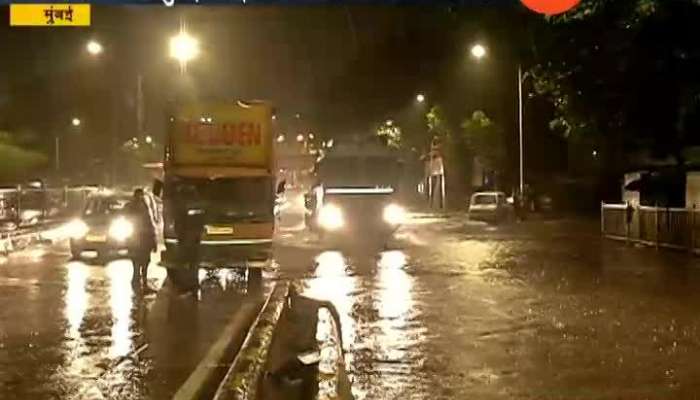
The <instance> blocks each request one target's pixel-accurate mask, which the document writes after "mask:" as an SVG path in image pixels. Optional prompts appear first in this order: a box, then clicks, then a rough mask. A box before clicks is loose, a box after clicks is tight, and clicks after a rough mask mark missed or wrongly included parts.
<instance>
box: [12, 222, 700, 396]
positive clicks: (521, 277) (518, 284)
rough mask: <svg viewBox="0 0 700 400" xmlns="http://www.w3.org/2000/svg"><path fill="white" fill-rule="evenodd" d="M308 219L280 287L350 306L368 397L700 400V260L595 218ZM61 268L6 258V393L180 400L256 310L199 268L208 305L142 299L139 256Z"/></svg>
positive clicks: (234, 288)
mask: <svg viewBox="0 0 700 400" xmlns="http://www.w3.org/2000/svg"><path fill="white" fill-rule="evenodd" d="M297 225H298V224H290V225H289V226H290V227H291V228H288V229H282V231H281V238H282V239H281V240H280V243H279V244H278V245H277V247H276V249H275V257H276V265H277V266H278V268H279V271H278V275H279V278H280V279H284V278H292V279H295V280H297V282H298V283H299V285H300V287H301V289H302V292H303V294H305V295H309V296H312V297H316V298H319V299H324V300H330V301H331V302H333V303H334V304H335V306H336V307H337V309H338V311H339V314H340V316H341V323H342V333H343V339H344V340H343V344H344V347H345V350H346V352H347V353H346V362H347V366H348V371H349V375H350V378H351V380H352V383H353V392H354V394H355V395H356V397H357V399H358V400H363V399H385V398H402V399H403V398H406V399H426V400H437V399H463V398H479V399H510V398H520V399H559V398H566V399H570V398H582V399H583V398H603V399H638V398H695V396H696V394H697V393H700V383H698V382H700V379H698V378H700V366H698V365H697V362H696V360H698V359H700V322H699V320H698V318H697V310H698V309H700V290H698V289H697V288H698V287H700V269H699V268H697V267H698V266H699V265H700V263H699V261H698V260H697V259H694V258H691V257H688V256H687V255H685V254H679V253H669V252H664V251H660V252H656V251H654V250H650V249H643V248H634V247H625V246H624V245H620V244H617V243H611V242H605V241H602V240H600V238H599V237H598V232H597V227H596V224H595V221H592V222H590V223H589V222H580V221H530V222H527V223H524V224H519V225H504V226H499V227H489V226H485V225H480V224H473V223H469V222H467V221H465V220H464V219H463V218H461V217H459V216H455V217H450V218H435V217H431V216H416V217H415V218H414V219H413V220H412V221H411V223H410V224H408V225H407V226H406V227H404V228H403V229H402V230H401V231H400V232H398V233H397V235H396V238H395V240H393V241H392V242H391V244H390V246H388V248H386V249H380V250H376V249H367V248H362V247H360V248H354V247H350V248H348V249H332V248H326V247H324V246H322V245H320V244H319V243H318V242H317V241H316V240H315V239H314V238H313V237H311V236H310V235H308V234H306V233H304V232H302V231H299V227H298V226H297ZM66 260H67V253H66V251H65V249H63V250H61V249H60V248H59V249H55V248H38V249H33V250H31V251H26V252H22V253H17V254H13V255H11V256H9V257H7V258H5V259H0V398H2V399H5V398H32V399H49V398H68V399H84V398H120V399H122V398H123V399H165V398H169V396H171V395H172V393H173V392H174V390H176V388H177V385H178V384H179V383H181V382H183V381H184V380H185V379H186V377H187V375H188V373H189V371H190V369H191V368H192V366H193V365H194V364H196V363H197V361H198V360H199V358H200V357H201V355H202V354H203V353H204V352H205V351H206V349H207V346H208V345H209V344H211V343H212V342H213V340H215V338H216V336H217V334H218V333H219V330H220V329H221V327H222V326H223V324H225V323H226V322H227V321H228V320H229V318H230V317H231V316H232V315H233V313H235V310H236V309H237V308H238V306H239V305H240V304H241V302H242V301H246V298H245V296H244V294H243V291H242V283H241V281H240V276H237V275H236V274H234V273H232V272H222V273H216V274H207V273H205V272H202V273H201V275H200V279H201V280H202V290H201V292H200V293H199V296H198V298H196V299H195V298H192V297H185V298H181V297H180V296H173V295H172V293H171V292H169V291H168V290H167V285H165V286H163V282H164V275H165V274H164V271H163V270H162V269H160V268H158V267H152V268H151V270H150V276H149V278H150V282H151V284H152V286H154V288H156V289H158V290H157V293H155V294H151V295H147V296H143V295H139V294H138V293H134V292H133V290H132V289H131V282H130V278H131V269H130V265H129V263H128V262H127V261H119V260H118V261H114V262H111V263H109V264H108V265H107V266H94V265H89V264H86V263H83V262H67V261H66ZM136 353H138V355H136Z"/></svg>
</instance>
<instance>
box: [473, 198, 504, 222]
mask: <svg viewBox="0 0 700 400" xmlns="http://www.w3.org/2000/svg"><path fill="white" fill-rule="evenodd" d="M512 210H513V206H512V205H510V204H509V203H508V200H507V196H506V194H505V193H503V192H476V193H474V194H472V196H471V199H470V200H469V211H468V215H469V219H470V220H474V221H484V222H493V223H499V222H503V221H506V220H508V219H509V218H510V217H511V215H512Z"/></svg>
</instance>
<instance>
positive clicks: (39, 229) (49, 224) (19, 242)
mask: <svg viewBox="0 0 700 400" xmlns="http://www.w3.org/2000/svg"><path fill="white" fill-rule="evenodd" d="M65 221H66V220H65V219H52V220H47V221H44V222H43V223H41V224H37V225H34V226H31V227H26V228H19V229H13V230H7V231H0V254H8V253H10V252H12V251H14V250H18V249H21V248H23V247H26V246H27V245H29V244H31V243H35V242H38V241H41V240H42V239H43V238H42V235H43V234H44V233H46V232H47V231H51V230H52V229H55V228H57V227H59V226H60V225H62V224H63V223H65Z"/></svg>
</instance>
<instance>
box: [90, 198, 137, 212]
mask: <svg viewBox="0 0 700 400" xmlns="http://www.w3.org/2000/svg"><path fill="white" fill-rule="evenodd" d="M128 202H129V199H127V198H111V197H109V198H102V197H99V198H93V199H90V200H89V201H88V204H87V206H86V207H85V211H84V214H85V215H86V216H95V215H112V214H118V213H120V212H122V211H123V210H124V207H125V206H126V204H127V203H128Z"/></svg>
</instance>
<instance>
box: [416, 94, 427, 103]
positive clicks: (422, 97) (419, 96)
mask: <svg viewBox="0 0 700 400" xmlns="http://www.w3.org/2000/svg"><path fill="white" fill-rule="evenodd" d="M416 101H417V102H419V103H423V102H424V101H425V95H424V94H423V93H418V94H417V95H416Z"/></svg>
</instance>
